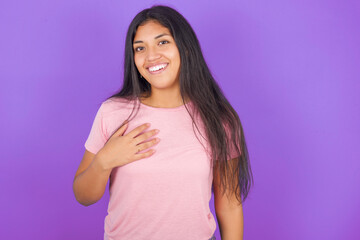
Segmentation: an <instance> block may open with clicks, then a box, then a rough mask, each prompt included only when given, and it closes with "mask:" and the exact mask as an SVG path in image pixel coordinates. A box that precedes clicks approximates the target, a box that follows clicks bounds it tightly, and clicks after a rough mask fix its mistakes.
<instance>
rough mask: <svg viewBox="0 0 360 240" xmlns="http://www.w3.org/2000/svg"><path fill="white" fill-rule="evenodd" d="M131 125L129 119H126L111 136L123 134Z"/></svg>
mask: <svg viewBox="0 0 360 240" xmlns="http://www.w3.org/2000/svg"><path fill="white" fill-rule="evenodd" d="M128 126H129V122H128V121H124V122H123V124H122V125H121V126H120V127H119V128H118V129H117V130H116V131H115V132H114V133H113V134H112V135H111V137H110V138H113V137H118V136H122V135H123V134H124V132H125V131H126V129H127V128H128Z"/></svg>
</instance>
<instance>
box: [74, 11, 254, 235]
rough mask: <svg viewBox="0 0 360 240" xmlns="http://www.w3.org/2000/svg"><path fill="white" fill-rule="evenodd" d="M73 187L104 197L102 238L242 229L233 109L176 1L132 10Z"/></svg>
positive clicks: (247, 179)
mask: <svg viewBox="0 0 360 240" xmlns="http://www.w3.org/2000/svg"><path fill="white" fill-rule="evenodd" d="M85 148H86V150H85V153H84V156H83V159H82V161H81V163H80V166H79V168H78V170H77V172H76V174H75V178H74V184H73V190H74V194H75V197H76V199H77V201H78V202H80V203H81V204H83V205H85V206H88V205H91V204H93V203H95V202H97V201H98V200H99V199H100V198H101V197H102V196H103V194H104V191H105V188H106V184H107V181H108V180H109V179H110V185H109V187H110V190H109V191H110V201H109V205H108V215H107V216H106V218H105V226H104V228H105V234H104V239H121V240H134V239H144V240H145V239H152V240H167V239H171V240H177V239H179V240H180V239H182V240H183V239H188V240H208V239H215V236H214V235H213V234H214V231H215V229H216V222H215V219H214V216H213V215H212V214H211V212H210V208H209V201H210V199H211V193H212V192H213V193H214V201H215V210H216V216H217V220H218V223H219V227H220V233H221V237H222V239H224V240H227V239H228V240H230V239H242V238H243V213H242V203H243V201H244V200H245V198H246V197H247V195H248V193H249V190H250V186H251V184H252V182H253V177H252V173H251V168H250V163H249V159H248V153H247V147H246V143H245V139H244V133H243V129H242V126H241V123H240V119H239V117H238V115H237V113H236V111H234V109H233V108H232V107H231V105H230V104H229V102H228V101H227V100H226V98H225V96H224V95H223V93H222V91H221V89H220V88H219V86H218V84H217V83H216V82H215V80H214V78H213V77H212V75H211V73H210V71H209V69H208V67H207V65H206V63H205V60H204V57H203V55H202V52H201V49H200V45H199V42H198V39H197V37H196V35H195V33H194V31H193V29H192V28H191V26H190V25H189V23H188V22H187V21H186V19H185V18H184V17H183V16H182V15H181V14H179V13H178V12H177V11H176V10H174V9H172V8H169V7H166V6H154V7H152V8H149V9H145V10H143V11H141V12H140V13H138V14H137V15H136V16H135V18H134V19H133V21H132V22H131V24H130V26H129V29H128V32H127V36H126V43H125V71H124V80H123V87H122V89H121V90H120V91H119V92H118V93H117V94H115V95H113V96H111V97H110V98H108V99H107V100H105V101H104V102H103V103H102V104H101V106H100V108H99V110H98V112H97V114H96V116H95V120H94V122H93V126H92V128H91V131H90V134H89V137H88V139H87V141H86V143H85Z"/></svg>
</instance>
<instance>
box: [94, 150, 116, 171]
mask: <svg viewBox="0 0 360 240" xmlns="http://www.w3.org/2000/svg"><path fill="white" fill-rule="evenodd" d="M105 159H106V158H105V157H104V156H103V154H101V152H98V153H97V154H96V155H95V157H94V159H93V162H92V163H91V165H92V166H93V168H95V170H96V171H97V172H99V173H107V172H109V171H111V169H112V168H111V167H110V166H109V164H108V162H107V161H106V160H105Z"/></svg>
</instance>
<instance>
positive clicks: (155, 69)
mask: <svg viewBox="0 0 360 240" xmlns="http://www.w3.org/2000/svg"><path fill="white" fill-rule="evenodd" d="M166 65H167V64H160V65H156V66H153V67H150V68H149V71H150V72H154V71H158V70H159V69H163V68H164V67H166Z"/></svg>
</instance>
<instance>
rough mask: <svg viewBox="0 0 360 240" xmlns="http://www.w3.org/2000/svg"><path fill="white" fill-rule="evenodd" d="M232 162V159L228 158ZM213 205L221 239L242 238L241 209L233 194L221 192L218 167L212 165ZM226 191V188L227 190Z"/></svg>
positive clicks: (240, 239)
mask: <svg viewBox="0 0 360 240" xmlns="http://www.w3.org/2000/svg"><path fill="white" fill-rule="evenodd" d="M230 161H232V162H234V161H233V160H230ZM213 185H214V186H213V187H214V205H215V213H216V218H217V220H218V224H219V228H220V234H221V239H222V240H243V232H244V223H243V209H242V205H241V203H239V201H238V200H237V199H236V197H235V194H230V196H231V197H227V195H228V194H224V195H222V194H221V188H220V178H219V174H218V168H217V166H216V165H215V167H214V180H213ZM227 191H228V190H227Z"/></svg>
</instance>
